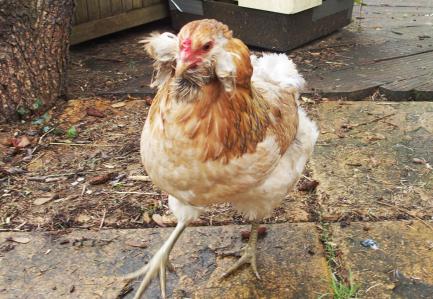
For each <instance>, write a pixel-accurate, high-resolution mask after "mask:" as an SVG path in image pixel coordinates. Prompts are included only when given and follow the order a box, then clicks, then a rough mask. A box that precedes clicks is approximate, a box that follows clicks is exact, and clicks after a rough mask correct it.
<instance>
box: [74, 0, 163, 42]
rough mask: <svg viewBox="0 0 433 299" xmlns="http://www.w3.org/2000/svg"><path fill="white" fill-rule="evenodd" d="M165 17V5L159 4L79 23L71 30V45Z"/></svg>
mask: <svg viewBox="0 0 433 299" xmlns="http://www.w3.org/2000/svg"><path fill="white" fill-rule="evenodd" d="M124 4H125V3H124ZM131 4H132V2H131ZM165 17H167V8H166V5H165V4H163V3H159V4H156V5H152V6H148V7H145V8H139V9H132V10H129V11H127V12H123V13H120V14H116V15H114V16H111V17H107V18H103V19H97V20H92V21H89V22H85V23H81V24H78V25H76V26H74V27H73V28H72V34H71V44H72V45H74V44H78V43H80V42H83V41H87V40H90V39H93V38H96V37H100V36H103V35H107V34H110V33H113V32H117V31H120V30H124V29H127V28H131V27H135V26H138V25H142V24H146V23H149V22H152V21H156V20H160V19H163V18H165Z"/></svg>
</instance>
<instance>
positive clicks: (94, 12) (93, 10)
mask: <svg viewBox="0 0 433 299" xmlns="http://www.w3.org/2000/svg"><path fill="white" fill-rule="evenodd" d="M87 13H88V15H89V21H92V20H97V19H99V18H100V13H99V0H87Z"/></svg>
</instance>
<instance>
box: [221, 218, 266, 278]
mask: <svg viewBox="0 0 433 299" xmlns="http://www.w3.org/2000/svg"><path fill="white" fill-rule="evenodd" d="M258 228H259V223H258V222H253V223H251V232H250V239H249V241H248V244H247V245H246V246H245V247H244V248H243V254H242V256H241V257H240V259H239V260H238V261H237V262H236V263H235V264H234V265H233V266H232V267H230V269H228V270H227V272H225V273H224V274H223V275H222V276H221V278H226V277H227V276H229V275H230V274H232V273H233V272H234V271H235V270H236V269H238V268H239V267H240V266H242V265H243V264H250V265H251V267H252V268H253V271H254V274H255V275H256V277H257V279H260V275H259V272H258V271H257V264H256V252H257V250H256V249H257V235H258V233H257V229H258Z"/></svg>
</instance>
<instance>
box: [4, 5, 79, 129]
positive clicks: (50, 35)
mask: <svg viewBox="0 0 433 299" xmlns="http://www.w3.org/2000/svg"><path fill="white" fill-rule="evenodd" d="M73 7H74V1H73V0H0V105H1V106H0V123H4V122H7V121H13V120H19V119H23V118H24V119H26V118H29V117H31V116H32V115H38V114H41V113H43V112H44V111H46V110H47V109H49V108H50V107H52V106H53V105H54V104H55V102H56V100H57V99H58V98H59V97H62V96H65V95H66V68H67V62H68V47H69V36H70V31H71V23H72V15H73Z"/></svg>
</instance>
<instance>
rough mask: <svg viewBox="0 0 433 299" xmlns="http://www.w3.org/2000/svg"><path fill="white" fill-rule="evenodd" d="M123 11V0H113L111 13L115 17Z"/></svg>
mask: <svg viewBox="0 0 433 299" xmlns="http://www.w3.org/2000/svg"><path fill="white" fill-rule="evenodd" d="M123 11H124V10H123V5H122V0H111V12H112V15H113V16H115V15H116V14H118V13H121V12H123Z"/></svg>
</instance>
